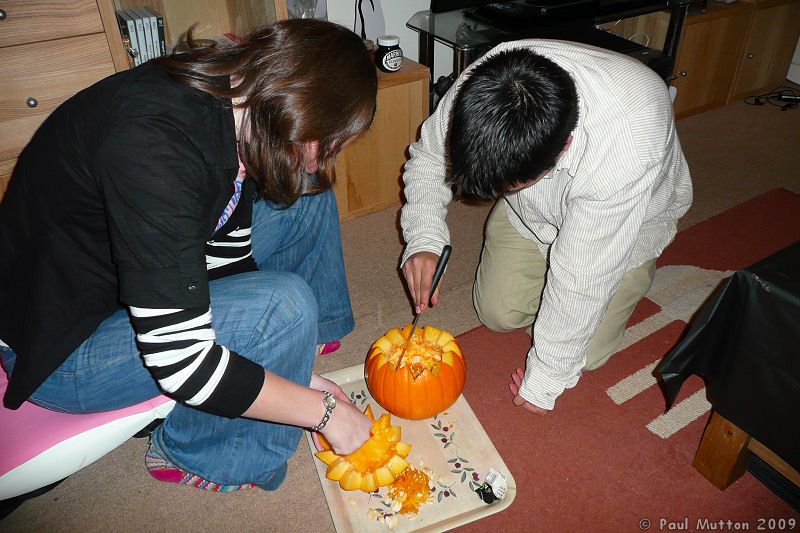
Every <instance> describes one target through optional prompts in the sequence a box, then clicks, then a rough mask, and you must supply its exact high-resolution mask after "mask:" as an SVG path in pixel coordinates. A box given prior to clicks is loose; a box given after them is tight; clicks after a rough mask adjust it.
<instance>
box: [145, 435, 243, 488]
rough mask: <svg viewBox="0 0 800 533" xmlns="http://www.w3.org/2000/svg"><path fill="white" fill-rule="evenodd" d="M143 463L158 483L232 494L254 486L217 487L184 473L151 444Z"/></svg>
mask: <svg viewBox="0 0 800 533" xmlns="http://www.w3.org/2000/svg"><path fill="white" fill-rule="evenodd" d="M144 463H145V465H147V471H148V472H150V475H151V476H153V477H154V478H156V479H157V480H159V481H165V482H167V483H179V484H181V485H189V486H190V487H197V488H198V489H203V490H211V491H214V492H233V491H236V490H245V489H251V488H253V487H255V486H256V484H255V483H245V484H243V485H219V484H217V483H212V482H211V481H208V480H206V479H203V478H201V477H200V476H196V475H194V474H190V473H189V472H184V471H183V470H181V469H180V468H178V467H177V466H175V465H173V464H172V463H170V462H169V461H168V460H167V459H166V458H165V457H164V456H163V455H161V453H160V452H159V451H158V450H156V449H155V448H154V447H153V444H152V443H151V444H150V446H149V447H148V448H147V454H145V456H144Z"/></svg>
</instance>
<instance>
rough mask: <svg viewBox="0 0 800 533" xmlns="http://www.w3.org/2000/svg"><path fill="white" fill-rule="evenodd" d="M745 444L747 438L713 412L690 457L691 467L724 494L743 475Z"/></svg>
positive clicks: (746, 452)
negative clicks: (691, 460)
mask: <svg viewBox="0 0 800 533" xmlns="http://www.w3.org/2000/svg"><path fill="white" fill-rule="evenodd" d="M749 442H750V435H748V434H747V433H745V432H744V431H743V430H742V429H740V428H738V427H737V426H736V425H735V424H734V423H733V422H731V421H730V420H726V419H725V418H724V417H722V416H721V415H720V414H719V413H717V412H716V411H714V414H713V415H711V420H709V422H708V426H707V427H706V431H705V433H703V439H702V440H701V441H700V447H699V448H698V449H697V453H696V454H695V456H694V467H695V469H696V470H697V471H698V472H700V473H701V474H703V477H705V478H706V479H707V480H709V481H710V482H711V483H712V484H713V485H714V486H715V487H717V488H718V489H720V490H724V489H725V488H727V487H728V486H729V485H730V484H731V483H733V482H734V481H736V480H737V479H739V478H740V477H741V476H742V474H744V471H745V469H746V468H747V462H748V461H749V460H750V453H751V452H750V450H749V449H748V447H747V446H748V444H749Z"/></svg>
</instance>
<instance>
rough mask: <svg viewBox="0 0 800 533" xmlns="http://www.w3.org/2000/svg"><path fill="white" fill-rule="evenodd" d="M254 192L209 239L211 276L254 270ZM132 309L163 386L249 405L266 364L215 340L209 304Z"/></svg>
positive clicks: (219, 403) (234, 406) (187, 395)
mask: <svg viewBox="0 0 800 533" xmlns="http://www.w3.org/2000/svg"><path fill="white" fill-rule="evenodd" d="M245 183H247V182H245ZM247 189H249V187H248V188H247ZM252 196H253V195H252V194H243V195H242V198H241V201H240V202H239V203H238V205H236V206H234V207H235V209H234V210H233V213H232V214H231V216H230V218H229V219H228V220H227V221H226V222H225V223H224V225H223V226H222V227H221V228H220V229H219V230H218V231H217V232H216V233H215V234H214V236H213V238H212V239H211V240H209V241H208V242H207V243H206V246H205V252H206V267H207V269H208V276H209V280H212V279H219V278H222V277H226V276H230V275H233V274H237V273H240V272H247V271H252V270H256V266H255V262H254V261H253V258H252V248H251V242H250V232H251V224H252V200H253V198H252ZM129 309H130V314H131V321H132V324H133V328H134V330H135V331H136V341H137V344H138V346H139V350H140V351H141V353H142V357H143V359H144V363H145V365H146V366H147V368H148V369H149V370H150V372H151V373H152V375H153V377H154V378H155V379H156V380H157V381H158V384H159V386H160V387H161V388H162V389H163V390H164V392H166V393H167V394H168V395H169V396H171V397H172V398H175V399H176V400H179V401H181V402H183V403H185V404H186V405H190V406H193V407H197V408H198V409H201V410H203V411H208V412H211V413H214V414H219V415H222V416H228V417H231V418H233V417H236V416H239V415H241V414H242V413H243V412H244V411H246V410H247V408H248V407H250V405H251V404H252V402H253V400H254V399H255V397H256V396H257V395H258V392H259V391H260V390H261V386H262V385H263V379H264V373H263V369H262V368H261V367H260V366H259V365H257V364H256V363H253V362H251V361H249V360H247V359H245V358H244V357H241V356H240V355H238V354H237V353H236V352H233V351H231V350H229V349H228V348H226V347H224V346H221V345H219V344H217V343H216V334H215V332H214V328H213V327H212V316H211V310H210V309H209V308H208V307H203V308H193V309H148V308H142V307H132V306H131V307H129Z"/></svg>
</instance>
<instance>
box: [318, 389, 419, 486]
mask: <svg viewBox="0 0 800 533" xmlns="http://www.w3.org/2000/svg"><path fill="white" fill-rule="evenodd" d="M364 414H365V415H366V416H367V418H369V419H370V420H372V431H370V438H369V440H368V441H367V442H365V443H364V444H363V445H362V446H361V448H359V449H358V450H356V451H354V452H353V453H351V454H350V455H338V454H337V453H336V452H334V451H333V450H332V449H331V445H330V443H328V441H327V440H325V438H324V437H323V436H322V435H321V434H320V435H319V440H320V444H322V447H323V450H322V451H319V452H317V453H316V454H314V455H316V456H317V458H318V459H319V460H321V461H322V462H324V463H325V464H326V465H328V469H327V471H326V472H325V476H326V477H327V478H328V479H332V480H334V481H338V482H339V486H340V487H342V488H343V489H344V490H358V489H361V490H363V491H364V492H373V491H376V490H378V488H379V487H383V486H384V485H388V484H390V483H391V482H393V481H394V480H395V477H397V475H399V474H400V473H401V472H403V471H404V470H405V469H406V468H408V462H407V461H406V460H405V458H406V457H407V456H408V452H410V451H411V445H410V444H408V443H405V442H401V441H400V433H401V428H400V427H399V426H393V425H391V415H390V414H389V413H385V414H383V415H381V417H380V418H379V419H378V420H375V417H374V416H373V414H372V407H370V406H369V405H367V408H366V409H365V410H364Z"/></svg>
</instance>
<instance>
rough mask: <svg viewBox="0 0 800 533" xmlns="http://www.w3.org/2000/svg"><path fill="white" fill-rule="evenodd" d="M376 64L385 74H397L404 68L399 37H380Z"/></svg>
mask: <svg viewBox="0 0 800 533" xmlns="http://www.w3.org/2000/svg"><path fill="white" fill-rule="evenodd" d="M375 64H376V65H377V67H378V68H379V69H380V70H382V71H384V72H397V71H398V70H400V67H402V66H403V50H402V49H401V48H400V38H399V37H397V35H381V36H380V37H378V49H377V50H375Z"/></svg>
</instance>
